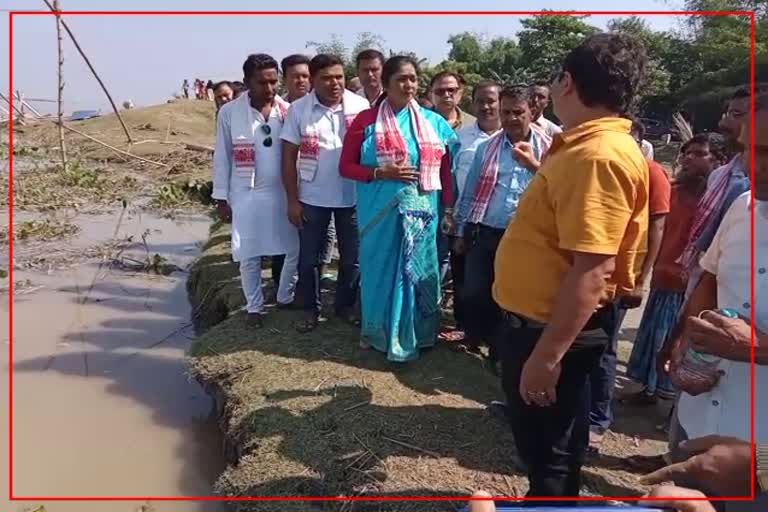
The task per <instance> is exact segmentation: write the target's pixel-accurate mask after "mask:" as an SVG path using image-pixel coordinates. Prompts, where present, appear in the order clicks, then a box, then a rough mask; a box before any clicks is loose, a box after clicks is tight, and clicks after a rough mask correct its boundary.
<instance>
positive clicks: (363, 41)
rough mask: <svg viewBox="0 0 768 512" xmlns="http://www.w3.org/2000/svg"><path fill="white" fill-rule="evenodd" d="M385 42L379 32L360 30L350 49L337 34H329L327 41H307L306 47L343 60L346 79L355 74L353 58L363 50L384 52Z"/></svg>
mask: <svg viewBox="0 0 768 512" xmlns="http://www.w3.org/2000/svg"><path fill="white" fill-rule="evenodd" d="M385 45H386V42H385V40H384V38H383V37H382V36H380V35H379V34H374V33H373V32H360V33H358V34H357V37H356V41H355V44H354V46H352V48H351V49H350V48H349V47H348V46H347V45H346V44H345V43H344V40H343V39H342V38H341V36H340V35H339V34H331V37H330V39H328V40H327V41H307V44H306V47H307V48H313V49H314V50H315V53H318V54H320V53H326V54H329V55H336V56H337V57H339V58H340V59H341V60H342V61H343V62H344V75H345V77H346V79H347V80H350V79H351V78H352V77H354V76H355V75H357V69H355V58H356V57H357V54H358V53H360V52H361V51H363V50H368V49H374V50H379V51H381V52H382V53H385V54H386V50H385V49H384V47H385Z"/></svg>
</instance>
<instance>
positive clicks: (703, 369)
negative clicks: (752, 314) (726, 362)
mask: <svg viewBox="0 0 768 512" xmlns="http://www.w3.org/2000/svg"><path fill="white" fill-rule="evenodd" d="M715 312H716V313H718V314H720V315H722V316H725V317H728V318H738V317H739V314H738V313H737V312H736V311H735V310H733V309H728V308H721V309H718V310H716V311H715ZM703 314H704V311H702V312H701V313H700V314H699V318H701V315H703ZM688 341H689V348H688V350H687V351H686V353H685V357H684V358H683V361H682V364H681V368H680V369H681V371H682V373H683V375H684V376H685V378H686V380H689V381H692V383H697V384H701V385H706V384H707V383H710V382H713V381H716V379H717V373H718V366H719V365H720V361H721V359H722V358H720V357H719V356H715V355H712V354H707V353H705V352H699V351H698V350H694V349H693V348H691V347H690V342H691V341H692V340H688Z"/></svg>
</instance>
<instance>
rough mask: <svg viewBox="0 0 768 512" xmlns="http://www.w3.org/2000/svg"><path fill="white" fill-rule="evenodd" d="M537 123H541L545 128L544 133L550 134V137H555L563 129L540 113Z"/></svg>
mask: <svg viewBox="0 0 768 512" xmlns="http://www.w3.org/2000/svg"><path fill="white" fill-rule="evenodd" d="M534 123H536V124H537V125H539V126H540V127H541V128H542V129H543V130H544V133H546V134H547V135H549V137H550V138H553V137H554V136H555V135H557V134H558V133H562V132H563V129H562V128H560V127H559V126H557V125H556V124H555V123H553V122H552V121H550V120H549V119H547V118H546V117H544V115H543V114H542V115H540V116H539V118H538V119H537V120H535V121H534Z"/></svg>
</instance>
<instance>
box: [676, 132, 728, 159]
mask: <svg viewBox="0 0 768 512" xmlns="http://www.w3.org/2000/svg"><path fill="white" fill-rule="evenodd" d="M693 144H700V145H702V146H708V147H709V152H710V153H712V155H713V156H714V157H715V159H716V160H717V161H718V162H720V163H721V164H724V163H725V162H727V161H728V160H729V158H730V156H729V154H728V150H727V148H726V141H725V137H723V136H722V135H720V134H719V133H715V132H707V133H697V134H696V135H694V136H693V137H691V138H690V139H688V140H687V141H685V143H684V144H683V145H682V146H680V154H681V155H682V154H685V152H686V151H687V150H688V148H689V147H691V145H693Z"/></svg>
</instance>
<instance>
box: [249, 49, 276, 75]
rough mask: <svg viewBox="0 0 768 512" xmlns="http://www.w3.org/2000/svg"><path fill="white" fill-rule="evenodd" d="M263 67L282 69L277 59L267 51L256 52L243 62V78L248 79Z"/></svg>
mask: <svg viewBox="0 0 768 512" xmlns="http://www.w3.org/2000/svg"><path fill="white" fill-rule="evenodd" d="M263 69H274V70H275V71H280V68H279V67H278V66H277V61H276V60H275V59H273V58H272V57H271V56H269V55H267V54H266V53H254V54H252V55H249V56H248V58H247V59H245V62H244V63H243V78H245V80H248V79H249V78H250V77H251V75H253V73H255V72H256V71H261V70H263Z"/></svg>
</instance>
